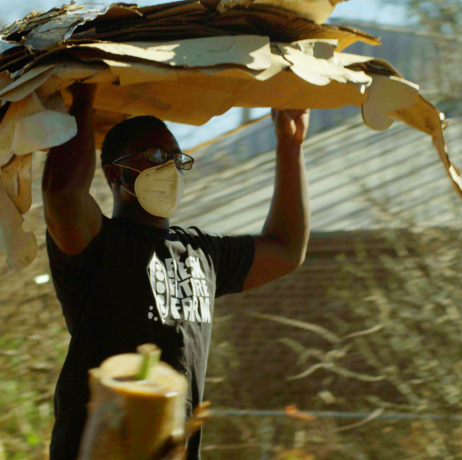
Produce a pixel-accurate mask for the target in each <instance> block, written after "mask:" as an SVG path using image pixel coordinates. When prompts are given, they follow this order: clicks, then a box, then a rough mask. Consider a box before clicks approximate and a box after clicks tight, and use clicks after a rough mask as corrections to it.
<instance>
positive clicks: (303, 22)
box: [0, 0, 462, 267]
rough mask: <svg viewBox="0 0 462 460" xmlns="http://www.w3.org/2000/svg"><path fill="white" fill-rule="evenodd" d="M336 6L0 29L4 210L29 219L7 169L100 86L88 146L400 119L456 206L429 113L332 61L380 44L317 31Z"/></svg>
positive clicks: (372, 65)
mask: <svg viewBox="0 0 462 460" xmlns="http://www.w3.org/2000/svg"><path fill="white" fill-rule="evenodd" d="M337 3H339V0H201V1H199V0H185V1H179V2H172V3H169V4H163V5H156V6H150V7H143V8H140V7H137V6H136V5H122V4H113V5H110V6H107V5H92V4H85V5H75V4H74V5H64V6H63V7H62V8H54V9H52V10H51V11H49V12H47V13H33V14H31V15H29V16H27V17H26V18H24V19H22V20H19V21H16V22H15V23H13V24H10V25H8V26H6V27H5V28H4V29H3V31H2V32H1V33H0V44H1V49H2V50H3V53H2V54H1V55H0V100H1V101H3V104H4V105H3V107H1V108H0V115H1V116H2V117H3V118H2V122H1V124H0V167H1V169H0V184H2V185H1V186H2V190H3V195H1V197H0V198H1V199H2V200H3V201H7V199H6V197H8V199H9V200H10V201H9V203H10V204H11V203H13V204H14V205H15V206H16V209H17V211H18V213H24V212H26V211H27V209H28V208H29V207H30V185H29V188H28V183H27V171H26V170H27V165H26V164H25V163H21V161H19V160H18V159H20V158H23V157H22V156H21V155H25V154H30V153H32V152H33V151H35V150H38V149H42V150H46V149H48V148H50V147H53V146H56V145H60V144H62V143H64V142H66V141H67V140H68V139H70V138H72V137H73V136H74V135H75V134H76V125H75V121H74V119H73V118H72V117H70V116H69V115H68V114H67V109H66V107H69V105H70V103H71V99H70V95H69V94H68V93H67V92H66V91H64V90H65V88H67V87H68V86H70V85H71V84H73V83H74V82H75V81H84V82H88V83H97V84H98V91H97V94H96V100H95V109H96V113H95V131H96V143H97V145H98V146H100V145H101V143H102V141H103V139H104V136H105V134H106V132H107V131H108V130H109V129H110V128H111V127H112V126H113V125H114V124H116V123H117V122H119V121H122V120H123V119H125V118H127V117H130V116H133V115H154V116H157V117H159V118H161V119H163V120H170V121H175V122H180V123H187V124H193V125H201V124H204V123H206V122H207V121H208V120H210V118H212V117H214V116H217V115H221V114H223V113H225V112H227V111H228V110H229V109H231V108H232V107H236V106H237V107H277V108H280V109H284V108H291V109H305V108H323V109H327V108H338V107H343V106H345V105H355V106H357V107H361V108H362V112H363V118H364V122H365V123H366V124H367V125H368V126H370V127H371V128H373V129H378V130H383V129H387V128H388V127H389V126H391V124H392V123H393V120H394V119H401V120H403V121H405V122H406V123H408V124H410V125H412V126H414V127H416V128H417V129H419V130H421V131H424V132H427V133H428V134H430V135H431V136H432V138H433V142H434V145H435V148H436V149H437V151H438V154H439V155H440V157H441V159H442V161H443V164H444V166H445V168H446V170H447V172H448V176H449V177H450V179H451V181H452V183H453V185H454V187H455V189H456V190H457V192H458V193H459V194H460V195H461V196H462V179H461V178H460V175H459V171H458V170H457V168H455V166H453V165H452V163H451V162H450V160H449V157H448V155H447V149H446V146H445V143H444V138H443V135H442V132H443V120H442V117H441V115H440V113H439V111H438V110H437V109H436V108H435V107H433V106H432V105H431V104H429V103H428V102H427V101H425V100H424V99H423V98H422V97H421V96H420V95H419V92H418V87H417V86H416V85H414V84H412V83H410V82H407V81H406V80H404V79H403V78H402V76H401V75H400V74H399V72H398V71H397V70H396V69H394V68H393V66H392V65H391V64H389V63H388V62H386V61H382V60H377V59H372V58H368V57H362V56H355V55H350V54H346V53H342V52H341V51H343V50H344V49H345V48H346V47H348V46H349V45H351V44H352V43H354V42H356V41H362V42H364V43H368V44H372V45H378V44H380V40H379V39H377V38H376V37H372V36H370V35H368V34H366V33H364V32H362V31H360V30H358V29H354V28H349V27H342V26H333V25H326V24H323V22H324V21H325V20H326V19H327V17H328V16H329V15H330V14H331V13H332V11H333V10H334V8H335V5H336V4H337ZM23 37H24V38H23ZM2 72H3V73H2ZM21 168H23V169H24V171H26V172H24V171H23V170H22V169H21ZM8 206H10V205H6V207H8ZM10 207H11V206H10ZM3 219H4V222H3V225H4V229H10V230H11V229H12V228H13V227H12V226H15V227H14V228H18V222H19V221H18V218H17V216H16V215H14V213H12V212H11V211H8V214H4V215H3ZM10 230H8V231H6V230H4V235H10V233H11V232H12V230H11V231H10ZM5 232H6V233H5ZM8 232H10V233H8ZM13 234H14V232H13V233H11V235H13ZM13 241H16V240H14V238H13V239H12V237H10V236H5V237H4V242H3V246H2V248H3V249H4V250H6V251H7V252H8V254H10V258H11V260H17V261H22V262H25V261H28V260H30V257H29V258H28V257H26V256H25V254H26V253H25V252H21V251H30V254H32V251H33V245H32V244H31V240H30V238H29V239H27V240H26V239H19V240H18V241H23V242H24V248H22V249H20V248H19V246H18V245H17V243H14V244H13ZM5 248H6V249H5ZM22 262H21V263H22ZM14 264H15V267H19V265H20V262H14Z"/></svg>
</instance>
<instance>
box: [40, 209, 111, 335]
mask: <svg viewBox="0 0 462 460" xmlns="http://www.w3.org/2000/svg"><path fill="white" fill-rule="evenodd" d="M108 221H109V219H108V218H107V217H105V216H103V223H102V226H101V230H100V231H99V233H98V235H96V237H95V238H93V240H92V241H91V243H90V244H89V245H88V246H87V247H86V248H85V249H84V251H83V252H81V253H80V254H78V255H75V256H70V255H67V254H65V253H64V252H63V251H61V249H60V248H59V247H58V245H57V244H56V243H55V241H54V240H53V238H52V237H51V235H50V233H49V232H48V231H47V233H46V243H47V252H48V258H49V260H50V270H51V274H52V277H53V283H54V285H55V288H56V294H57V296H58V299H59V300H60V303H61V305H62V306H63V313H64V317H65V319H66V324H67V326H68V329H69V331H70V333H71V334H72V331H73V330H74V328H75V327H76V325H77V323H78V321H79V319H80V316H81V313H82V308H83V305H84V296H85V287H86V286H88V284H89V283H88V281H89V280H90V279H91V277H92V276H93V274H94V271H95V269H96V267H97V265H98V259H99V257H100V256H101V252H102V251H101V249H102V245H103V244H104V240H105V235H106V234H107V232H108V226H109V223H108Z"/></svg>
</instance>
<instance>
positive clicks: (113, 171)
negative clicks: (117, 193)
mask: <svg viewBox="0 0 462 460" xmlns="http://www.w3.org/2000/svg"><path fill="white" fill-rule="evenodd" d="M103 169H104V174H105V176H106V179H107V181H108V182H109V184H111V185H112V184H120V183H121V182H122V180H121V171H120V168H119V167H118V166H116V165H110V164H107V165H104V168H103Z"/></svg>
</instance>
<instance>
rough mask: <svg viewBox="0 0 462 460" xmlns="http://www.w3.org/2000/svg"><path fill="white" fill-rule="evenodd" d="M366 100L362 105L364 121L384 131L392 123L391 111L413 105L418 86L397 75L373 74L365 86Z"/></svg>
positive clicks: (417, 95)
mask: <svg viewBox="0 0 462 460" xmlns="http://www.w3.org/2000/svg"><path fill="white" fill-rule="evenodd" d="M367 94H368V95H369V99H368V101H367V102H366V103H365V104H363V106H362V115H363V120H364V123H365V124H366V125H367V126H369V128H372V129H375V130H377V131H385V130H387V129H388V128H390V127H391V125H392V124H393V123H394V121H395V120H394V119H393V118H392V114H393V112H395V111H396V110H403V109H407V108H409V107H413V106H415V105H416V104H417V101H418V99H419V86H418V85H415V84H414V83H411V82H409V81H406V80H403V79H402V78H398V77H385V76H383V75H374V78H373V83H372V85H371V86H369V87H368V88H367Z"/></svg>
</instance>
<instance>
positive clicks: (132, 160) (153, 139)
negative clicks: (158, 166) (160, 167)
mask: <svg viewBox="0 0 462 460" xmlns="http://www.w3.org/2000/svg"><path fill="white" fill-rule="evenodd" d="M149 147H157V148H160V149H163V150H166V151H167V152H170V153H181V150H180V146H179V145H178V142H177V141H176V139H175V137H174V136H173V134H172V133H171V132H170V131H169V130H168V129H167V128H163V129H160V130H157V131H156V132H155V133H146V134H145V135H144V136H142V137H139V138H137V139H136V140H134V141H132V143H131V144H130V145H129V146H127V148H126V149H125V152H124V154H123V155H130V153H131V152H137V151H138V152H139V151H140V150H143V149H146V148H149ZM120 163H121V164H123V165H125V166H129V167H130V168H133V169H136V170H138V171H144V170H145V169H148V168H152V167H153V166H155V164H153V163H152V162H150V161H148V160H146V158H145V156H144V154H143V152H140V153H138V154H135V155H132V156H130V157H128V158H125V159H124V160H121V162H120ZM135 175H136V176H137V174H136V173H135Z"/></svg>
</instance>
